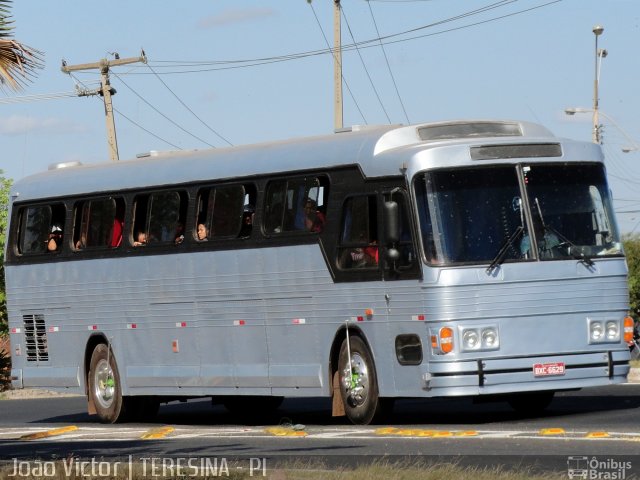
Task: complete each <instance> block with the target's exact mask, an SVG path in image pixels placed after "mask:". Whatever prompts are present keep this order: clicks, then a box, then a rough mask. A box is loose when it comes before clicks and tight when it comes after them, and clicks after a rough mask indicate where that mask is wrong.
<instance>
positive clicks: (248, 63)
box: [129, 0, 564, 75]
mask: <svg viewBox="0 0 640 480" xmlns="http://www.w3.org/2000/svg"><path fill="white" fill-rule="evenodd" d="M517 1H519V0H503V1H501V2H497V3H494V4H490V5H487V6H485V7H482V8H479V9H476V10H472V11H470V12H467V13H465V14H461V15H458V16H456V17H451V18H448V19H445V20H440V21H438V22H434V23H431V24H428V25H424V26H422V27H418V28H414V29H411V30H406V31H403V32H399V33H395V34H391V35H386V36H384V37H380V38H374V39H370V40H366V41H361V42H358V43H357V45H358V46H360V47H362V48H372V47H375V46H377V44H376V45H370V44H371V43H373V42H380V41H381V40H389V39H391V38H395V37H398V36H402V35H406V34H408V33H413V32H415V31H418V30H422V29H426V28H431V27H435V26H438V25H443V24H445V23H449V22H452V21H455V20H460V19H462V18H465V17H469V16H473V15H477V14H479V13H485V12H487V11H489V10H493V9H495V8H499V7H502V6H506V5H508V4H510V3H514V2H517ZM562 1H564V0H552V1H549V2H547V3H544V4H541V5H536V6H534V7H531V8H527V9H524V10H519V11H517V12H513V13H509V14H506V15H501V16H498V17H494V18H490V19H487V20H482V21H479V22H475V23H470V24H466V25H462V26H460V27H454V28H450V29H446V30H441V31H438V32H433V33H429V34H425V35H419V36H414V37H409V38H405V39H399V40H394V41H387V42H383V43H384V44H385V45H390V44H395V43H400V42H407V41H412V40H417V39H420V38H425V37H430V36H435V35H442V34H445V33H450V32H453V31H457V30H463V29H466V28H471V27H476V26H478V25H483V24H486V23H490V22H494V21H498V20H503V19H505V18H509V17H513V16H516V15H520V14H523V13H528V12H530V11H533V10H537V9H539V8H544V7H548V6H550V5H553V4H556V3H560V2H562ZM355 47H356V46H355V45H353V44H351V45H343V47H342V49H343V51H349V50H352V49H354V48H355ZM326 54H333V49H331V48H329V49H327V50H325V49H323V50H312V51H307V52H300V53H294V54H287V55H280V56H275V57H265V58H255V59H245V60H211V61H188V60H158V61H157V63H158V64H154V66H155V67H156V68H176V67H198V66H213V65H217V66H216V67H214V68H201V69H195V70H180V71H169V72H162V73H161V74H160V75H179V74H186V73H202V72H211V71H218V70H231V69H237V68H250V67H255V66H261V65H267V64H271V63H279V62H285V61H289V60H299V59H302V58H308V57H312V56H317V55H326ZM161 64H170V65H161ZM129 75H148V73H146V72H136V73H130V74H129Z"/></svg>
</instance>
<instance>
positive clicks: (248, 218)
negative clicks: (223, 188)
mask: <svg viewBox="0 0 640 480" xmlns="http://www.w3.org/2000/svg"><path fill="white" fill-rule="evenodd" d="M255 212H256V209H255V208H254V207H253V205H251V204H248V205H245V206H244V211H243V212H242V227H241V228H240V237H248V236H250V235H251V230H252V228H253V217H254V216H255V214H256V213H255Z"/></svg>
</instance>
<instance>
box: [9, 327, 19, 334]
mask: <svg viewBox="0 0 640 480" xmlns="http://www.w3.org/2000/svg"><path fill="white" fill-rule="evenodd" d="M20 332H21V330H20V329H19V328H12V329H11V333H20Z"/></svg>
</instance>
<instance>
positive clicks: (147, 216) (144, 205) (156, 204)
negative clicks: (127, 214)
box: [133, 191, 188, 247]
mask: <svg viewBox="0 0 640 480" xmlns="http://www.w3.org/2000/svg"><path fill="white" fill-rule="evenodd" d="M187 204H188V199H187V194H186V193H185V192H176V191H169V192H155V193H151V194H149V195H139V196H138V197H136V199H135V202H134V220H133V246H134V247H141V246H145V245H150V244H156V245H157V244H175V245H180V244H181V243H182V240H183V239H184V225H185V219H186V213H187Z"/></svg>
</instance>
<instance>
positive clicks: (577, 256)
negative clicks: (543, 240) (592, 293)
mask: <svg viewBox="0 0 640 480" xmlns="http://www.w3.org/2000/svg"><path fill="white" fill-rule="evenodd" d="M543 227H544V230H545V231H546V232H551V233H553V234H554V235H555V236H556V237H558V238H559V239H560V240H561V241H562V243H566V244H567V245H569V247H572V248H574V249H576V250H577V249H578V246H577V245H576V244H575V243H573V242H572V241H571V240H569V239H568V238H567V237H565V236H564V235H562V234H561V233H560V232H559V231H558V230H556V229H555V228H553V227H552V226H551V225H546V224H545V225H543ZM569 252H570V255H571V257H572V258H575V259H576V260H580V263H584V264H585V265H586V266H587V267H593V265H594V263H593V260H592V259H591V257H590V256H589V255H585V254H584V252H580V253H579V254H578V253H574V251H573V250H572V249H570V250H569Z"/></svg>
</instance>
